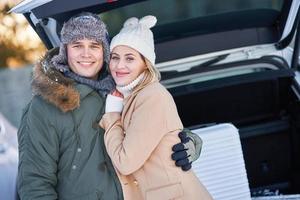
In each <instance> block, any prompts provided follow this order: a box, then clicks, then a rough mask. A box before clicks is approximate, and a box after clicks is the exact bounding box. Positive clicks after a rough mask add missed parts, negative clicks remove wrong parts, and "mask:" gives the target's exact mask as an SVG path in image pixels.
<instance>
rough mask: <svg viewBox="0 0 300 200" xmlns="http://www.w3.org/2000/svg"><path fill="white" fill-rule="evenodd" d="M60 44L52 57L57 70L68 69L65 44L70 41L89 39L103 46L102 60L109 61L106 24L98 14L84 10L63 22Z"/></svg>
mask: <svg viewBox="0 0 300 200" xmlns="http://www.w3.org/2000/svg"><path fill="white" fill-rule="evenodd" d="M60 36H61V37H60V38H61V45H60V49H59V54H58V55H56V56H54V57H53V58H52V60H51V61H52V64H53V65H54V66H55V68H57V69H58V70H60V71H62V72H64V71H66V70H69V69H68V65H67V63H68V61H67V54H66V45H67V44H70V43H72V42H75V41H78V40H82V39H90V40H94V41H96V42H98V43H100V44H102V46H103V53H104V62H105V63H106V65H107V64H108V63H109V41H108V40H109V36H108V32H107V29H106V25H105V24H104V22H103V21H102V20H101V19H100V17H99V16H98V15H95V14H93V13H89V12H84V13H81V14H79V15H76V16H74V17H72V18H70V19H69V20H68V21H67V22H65V23H64V25H63V27H62V30H61V33H60Z"/></svg>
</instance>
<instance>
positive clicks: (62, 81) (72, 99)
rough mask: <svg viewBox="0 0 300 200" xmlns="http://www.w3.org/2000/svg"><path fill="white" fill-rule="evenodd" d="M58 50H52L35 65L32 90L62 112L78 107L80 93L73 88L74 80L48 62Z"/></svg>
mask: <svg viewBox="0 0 300 200" xmlns="http://www.w3.org/2000/svg"><path fill="white" fill-rule="evenodd" d="M58 52H59V48H54V49H52V50H50V51H48V52H47V53H46V55H45V56H44V57H43V58H42V59H41V60H40V61H39V62H38V63H37V64H36V65H35V67H34V70H33V80H32V84H31V86H32V90H33V93H34V94H36V95H40V96H42V97H43V98H44V99H45V100H47V101H48V102H50V103H52V104H54V105H55V106H56V107H58V108H59V109H60V110H62V111H63V112H68V111H71V110H74V109H76V108H78V107H79V105H80V93H79V91H78V90H77V89H76V88H75V84H74V83H75V82H74V80H72V79H70V78H67V77H65V76H64V75H63V74H62V73H61V72H59V71H57V70H56V69H55V68H54V67H52V66H51V63H50V60H51V58H52V57H53V56H54V55H57V54H58Z"/></svg>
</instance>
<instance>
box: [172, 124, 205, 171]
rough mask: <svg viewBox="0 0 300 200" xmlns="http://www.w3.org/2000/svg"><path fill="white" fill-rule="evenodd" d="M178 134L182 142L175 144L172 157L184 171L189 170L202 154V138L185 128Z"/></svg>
mask: <svg viewBox="0 0 300 200" xmlns="http://www.w3.org/2000/svg"><path fill="white" fill-rule="evenodd" d="M178 136H179V138H180V140H181V142H180V143H178V144H175V145H174V146H173V148H172V150H173V152H174V153H173V154H172V159H173V160H174V161H175V165H176V166H178V167H181V169H182V170H183V171H188V170H189V169H191V167H192V162H194V161H195V160H197V159H198V158H199V156H200V153H201V149H202V140H201V138H200V137H199V136H198V135H196V134H194V133H192V132H191V131H190V130H189V129H183V130H182V131H181V132H180V133H179V134H178Z"/></svg>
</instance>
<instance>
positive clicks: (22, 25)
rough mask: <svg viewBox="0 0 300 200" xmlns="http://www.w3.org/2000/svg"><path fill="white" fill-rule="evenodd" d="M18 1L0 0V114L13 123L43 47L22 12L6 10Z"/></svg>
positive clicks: (28, 95) (17, 119)
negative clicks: (15, 12)
mask: <svg viewBox="0 0 300 200" xmlns="http://www.w3.org/2000/svg"><path fill="white" fill-rule="evenodd" d="M21 1H22V0H1V1H0V10H1V12H0V116H1V118H5V119H6V121H7V122H8V123H11V125H12V126H14V127H18V126H19V123H20V119H21V113H22V109H23V107H24V106H25V105H26V104H27V103H28V101H30V98H31V90H30V79H31V72H32V66H33V64H34V63H35V62H36V61H37V60H38V59H39V58H40V57H41V56H42V55H43V54H44V53H45V50H46V49H45V47H44V46H43V44H42V43H41V41H40V39H39V37H38V36H37V34H36V33H35V32H34V30H33V29H32V28H31V27H30V25H29V24H28V23H27V21H26V19H25V17H24V16H23V15H21V14H13V13H8V11H9V10H10V9H11V8H12V7H14V6H15V5H17V4H18V3H20V2H21ZM1 118H0V120H1ZM2 121H3V120H2Z"/></svg>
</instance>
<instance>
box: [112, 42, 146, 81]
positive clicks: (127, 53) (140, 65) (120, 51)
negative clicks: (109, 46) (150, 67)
mask: <svg viewBox="0 0 300 200" xmlns="http://www.w3.org/2000/svg"><path fill="white" fill-rule="evenodd" d="M109 68H110V72H111V74H112V76H113V78H114V80H115V82H116V84H117V85H118V86H124V85H128V84H129V83H131V82H132V81H134V80H135V79H136V78H137V77H138V76H139V75H140V74H141V73H142V72H144V71H145V70H146V68H147V67H146V64H145V61H144V59H143V58H142V56H141V54H140V53H139V52H137V51H136V50H134V49H132V48H130V47H128V46H123V45H120V46H116V47H115V48H114V49H113V50H112V52H111V58H110V63H109Z"/></svg>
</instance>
